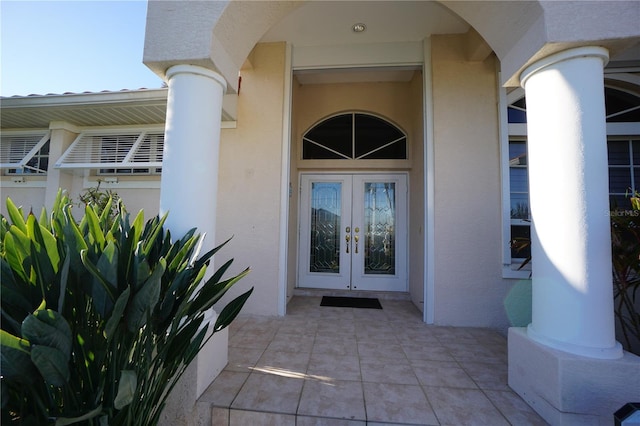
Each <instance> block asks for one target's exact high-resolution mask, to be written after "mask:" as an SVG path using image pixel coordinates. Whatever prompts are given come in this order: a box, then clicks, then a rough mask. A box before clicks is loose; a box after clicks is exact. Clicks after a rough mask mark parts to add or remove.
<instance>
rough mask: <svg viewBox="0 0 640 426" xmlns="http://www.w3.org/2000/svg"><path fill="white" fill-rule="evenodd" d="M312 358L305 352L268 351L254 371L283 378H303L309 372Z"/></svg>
mask: <svg viewBox="0 0 640 426" xmlns="http://www.w3.org/2000/svg"><path fill="white" fill-rule="evenodd" d="M310 356H311V354H310V353H305V352H282V351H277V350H272V349H267V350H266V351H264V353H263V354H262V356H261V357H260V359H259V360H258V362H257V363H256V366H255V367H254V368H253V370H254V371H258V372H263V373H268V372H271V373H273V374H280V375H282V376H287V375H288V376H291V377H301V376H302V375H304V374H305V373H306V372H307V368H308V367H309V358H310Z"/></svg>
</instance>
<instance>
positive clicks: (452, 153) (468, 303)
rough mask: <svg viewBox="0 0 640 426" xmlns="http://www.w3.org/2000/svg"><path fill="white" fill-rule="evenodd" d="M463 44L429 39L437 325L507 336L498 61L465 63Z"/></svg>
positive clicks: (451, 38)
mask: <svg viewBox="0 0 640 426" xmlns="http://www.w3.org/2000/svg"><path fill="white" fill-rule="evenodd" d="M462 43H463V38H462V37H460V36H434V37H433V40H432V64H433V65H432V72H433V104H434V127H435V128H434V139H435V153H434V154H435V268H436V270H435V322H436V324H440V325H454V326H478V327H495V328H500V329H506V327H507V322H506V315H505V313H504V307H503V299H504V297H505V295H506V293H507V291H508V287H509V285H508V284H507V283H505V282H503V280H502V277H501V269H500V268H501V264H502V260H501V253H502V251H501V250H502V247H501V244H502V240H501V232H502V224H501V207H500V206H501V194H500V182H501V181H500V151H499V138H498V115H497V114H498V108H497V81H496V80H497V79H496V61H495V58H494V57H493V56H491V57H489V58H488V59H487V60H485V61H484V62H466V61H465V60H464V57H463V52H464V49H462Z"/></svg>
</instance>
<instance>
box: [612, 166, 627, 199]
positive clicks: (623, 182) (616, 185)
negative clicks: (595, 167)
mask: <svg viewBox="0 0 640 426" xmlns="http://www.w3.org/2000/svg"><path fill="white" fill-rule="evenodd" d="M629 188H631V169H630V168H627V167H609V193H618V194H624V193H625V192H627V191H628V190H629Z"/></svg>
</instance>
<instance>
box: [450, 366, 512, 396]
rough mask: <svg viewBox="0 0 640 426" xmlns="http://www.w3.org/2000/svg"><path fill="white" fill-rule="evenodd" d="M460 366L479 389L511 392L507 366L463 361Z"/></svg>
mask: <svg viewBox="0 0 640 426" xmlns="http://www.w3.org/2000/svg"><path fill="white" fill-rule="evenodd" d="M460 366H461V367H462V368H463V369H464V371H466V373H467V374H468V375H469V376H470V377H471V379H472V380H473V381H474V382H476V384H477V385H478V387H479V388H480V389H488V390H499V391H500V390H503V391H509V390H511V389H510V388H509V385H508V377H507V376H508V374H507V373H508V370H507V364H501V363H482V362H469V361H463V362H460Z"/></svg>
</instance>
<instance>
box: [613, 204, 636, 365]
mask: <svg viewBox="0 0 640 426" xmlns="http://www.w3.org/2000/svg"><path fill="white" fill-rule="evenodd" d="M630 200H631V209H616V210H613V211H612V212H611V243H612V252H613V259H612V260H613V285H614V303H615V315H616V320H617V322H618V330H619V333H618V334H619V335H621V336H622V342H621V343H622V344H623V346H624V347H625V349H626V350H628V351H629V352H633V353H635V354H638V355H640V299H639V298H638V289H640V194H637V193H636V194H635V197H631V198H630Z"/></svg>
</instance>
